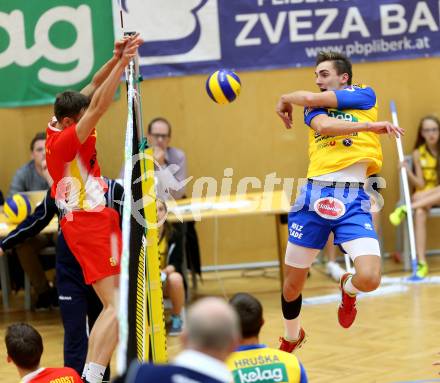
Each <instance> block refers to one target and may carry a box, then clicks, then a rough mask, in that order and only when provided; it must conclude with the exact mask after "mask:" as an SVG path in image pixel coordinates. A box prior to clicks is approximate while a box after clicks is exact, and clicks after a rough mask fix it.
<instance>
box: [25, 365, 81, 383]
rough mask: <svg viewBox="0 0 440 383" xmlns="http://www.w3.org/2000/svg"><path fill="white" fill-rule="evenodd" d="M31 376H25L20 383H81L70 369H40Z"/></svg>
mask: <svg viewBox="0 0 440 383" xmlns="http://www.w3.org/2000/svg"><path fill="white" fill-rule="evenodd" d="M32 375H33V374H29V375H27V376H25V377H24V378H23V380H22V381H21V383H82V380H81V378H80V376H79V375H78V373H77V372H76V371H75V370H74V369H73V368H70V367H60V368H42V369H40V372H38V373H37V374H36V375H35V376H32Z"/></svg>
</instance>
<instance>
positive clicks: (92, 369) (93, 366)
mask: <svg viewBox="0 0 440 383" xmlns="http://www.w3.org/2000/svg"><path fill="white" fill-rule="evenodd" d="M105 369H106V366H101V365H100V364H97V363H93V362H90V363H89V369H88V370H87V375H86V380H87V381H88V382H89V383H101V382H102V379H103V378H104V373H105Z"/></svg>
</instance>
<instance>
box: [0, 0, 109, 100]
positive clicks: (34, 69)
mask: <svg viewBox="0 0 440 383" xmlns="http://www.w3.org/2000/svg"><path fill="white" fill-rule="evenodd" d="M113 41H114V33H113V16H112V4H111V0H38V1H36V0H31V1H29V0H1V1H0V84H1V90H0V107H16V106H26V105H40V104H48V103H52V102H53V101H54V98H55V95H56V94H57V93H59V92H61V91H63V90H66V89H73V90H80V89H81V88H82V87H83V86H85V85H87V83H88V82H89V81H90V80H91V78H92V76H93V74H94V73H95V72H96V71H97V70H98V69H99V68H100V66H101V65H102V64H103V63H104V62H105V61H107V60H108V59H109V58H110V56H111V54H112V48H113Z"/></svg>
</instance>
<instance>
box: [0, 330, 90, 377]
mask: <svg viewBox="0 0 440 383" xmlns="http://www.w3.org/2000/svg"><path fill="white" fill-rule="evenodd" d="M5 343H6V350H7V353H8V356H7V359H6V360H7V361H8V363H14V364H15V366H16V367H17V370H18V374H19V375H20V378H21V381H22V382H23V383H52V382H70V383H82V381H81V378H80V377H79V375H78V374H77V372H76V371H75V370H73V369H71V368H69V367H60V368H45V367H40V359H41V355H42V354H43V340H42V339H41V335H40V334H39V333H38V331H37V330H35V329H34V328H33V327H32V326H31V325H29V324H26V323H15V324H13V325H11V326H9V327H8V328H7V330H6V336H5Z"/></svg>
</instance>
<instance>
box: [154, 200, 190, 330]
mask: <svg viewBox="0 0 440 383" xmlns="http://www.w3.org/2000/svg"><path fill="white" fill-rule="evenodd" d="M156 207H157V221H158V223H159V225H160V226H159V256H160V269H161V278H162V282H163V294H164V297H165V298H170V300H171V305H172V309H171V328H170V330H169V332H168V335H171V336H176V335H179V334H180V333H181V332H182V324H183V321H182V310H183V304H184V302H185V288H184V284H183V272H182V263H183V258H182V255H183V249H182V247H183V244H182V237H181V236H180V235H178V233H177V232H176V231H175V230H174V226H172V225H170V224H169V223H168V222H166V221H165V219H166V213H167V209H166V205H165V203H164V202H163V201H161V200H157V202H156Z"/></svg>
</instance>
